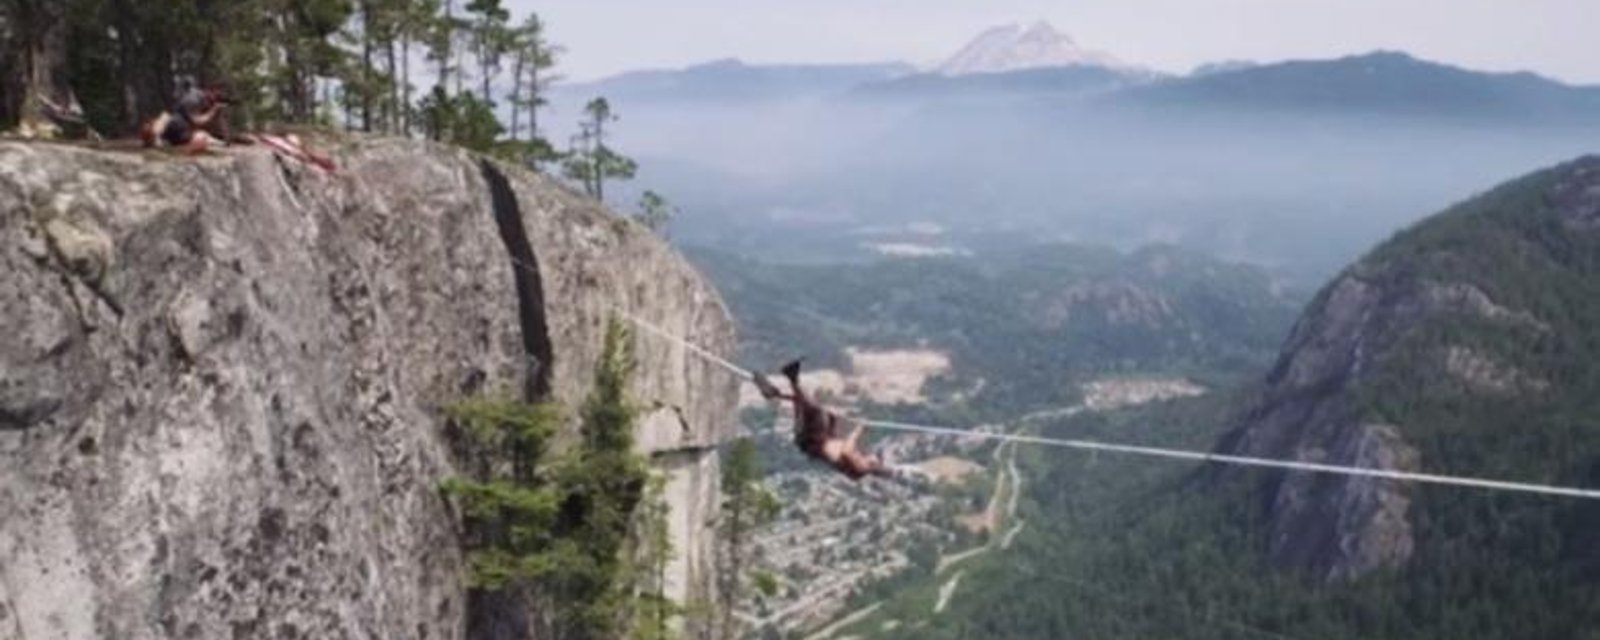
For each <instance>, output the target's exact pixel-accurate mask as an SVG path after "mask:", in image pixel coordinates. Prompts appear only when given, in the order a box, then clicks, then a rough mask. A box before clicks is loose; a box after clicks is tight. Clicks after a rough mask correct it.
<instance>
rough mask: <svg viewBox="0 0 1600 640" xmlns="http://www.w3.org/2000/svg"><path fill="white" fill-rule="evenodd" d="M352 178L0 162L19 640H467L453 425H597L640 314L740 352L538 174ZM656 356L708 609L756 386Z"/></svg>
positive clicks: (459, 157) (653, 433)
mask: <svg viewBox="0 0 1600 640" xmlns="http://www.w3.org/2000/svg"><path fill="white" fill-rule="evenodd" d="M335 155H336V158H337V160H338V161H339V162H340V164H341V167H342V168H343V169H344V170H343V171H342V172H341V173H339V174H337V175H327V174H323V173H320V172H318V171H316V170H314V169H308V168H307V167H304V166H301V165H298V164H296V163H293V162H284V161H280V160H279V159H277V158H276V157H274V156H272V155H271V154H269V153H267V152H266V151H264V150H259V149H241V150H232V151H229V152H227V153H225V154H222V155H220V156H214V157H204V158H178V157H174V156H165V155H159V156H156V155H144V154H126V153H107V152H96V151H90V150H84V149H76V148H70V147H62V146H46V145H21V144H0V274H3V277H0V326H3V327H4V330H5V334H6V338H5V340H4V341H0V516H3V517H0V637H5V638H18V639H27V640H38V639H41V638H166V637H190V638H255V637H262V638H265V637H272V638H369V637H378V638H459V637H463V635H464V633H465V622H464V609H465V598H464V585H463V580H462V578H463V567H462V557H461V554H460V552H459V551H458V548H459V546H458V539H457V537H458V535H459V531H457V529H456V526H455V518H454V515H453V514H452V513H451V511H450V509H449V508H448V505H446V504H445V502H444V501H443V500H442V499H441V498H440V497H439V495H438V493H437V491H436V486H437V483H438V481H439V480H441V479H442V478H444V477H446V476H448V475H449V474H450V473H452V461H451V459H450V457H449V453H448V452H449V447H448V443H447V442H446V439H445V434H444V431H443V425H444V420H443V419H442V416H441V407H442V406H444V405H446V404H448V403H450V402H453V401H455V400H458V399H460V398H462V397H464V396H465V395H467V394H471V393H475V392H479V391H489V390H496V389H504V390H509V391H513V392H515V391H518V390H525V391H526V390H531V391H541V390H548V391H549V392H550V393H551V394H552V395H553V396H554V397H555V398H556V399H558V400H561V401H563V402H565V403H567V404H568V405H569V406H576V405H577V404H578V403H579V402H580V401H581V400H582V397H583V396H584V394H586V393H587V390H588V383H589V380H590V374H591V372H592V367H593V364H594V362H595V359H596V357H597V354H598V351H599V349H600V345H601V337H602V335H603V331H604V329H605V324H606V321H607V318H608V317H611V316H612V315H613V314H616V313H619V312H620V313H625V314H631V315H633V316H637V317H639V318H642V319H645V320H648V321H650V322H652V323H654V324H656V325H659V326H662V327H663V328H665V329H667V330H668V331H670V332H672V333H675V334H678V335H683V336H687V337H688V338H689V339H691V340H693V341H695V342H697V343H699V344H702V345H706V346H708V347H710V348H712V349H717V350H727V349H729V348H731V346H732V344H733V335H732V329H731V323H730V321H729V319H728V316H727V313H726V311H725V309H724V307H723V305H722V303H721V300H720V299H719V297H718V296H717V294H716V293H715V292H714V291H713V290H712V289H710V288H709V287H708V286H707V285H706V284H705V283H704V282H703V281H702V280H701V279H700V278H699V276H698V275H697V274H696V273H695V272H694V271H693V270H692V269H690V268H689V267H688V266H687V264H686V263H684V262H683V261H681V260H680V259H679V258H678V257H677V255H676V254H675V253H673V252H672V251H671V250H670V249H668V248H666V247H665V246H664V245H663V244H662V243H660V242H658V241H657V240H655V239H654V238H653V237H652V236H651V235H650V234H649V233H648V232H646V231H644V230H643V229H641V228H639V227H637V226H636V225H634V224H632V223H631V222H627V221H625V220H622V219H619V218H617V217H615V216H614V215H611V214H608V213H606V212H605V211H603V210H602V209H600V208H599V207H598V206H597V205H595V204H593V203H591V202H588V201H586V200H584V199H582V198H579V197H577V196H575V195H574V194H571V193H569V192H568V191H567V190H565V189H563V188H561V187H559V186H557V185H554V184H552V183H551V182H549V181H548V180H546V179H544V178H542V177H540V176H537V175H533V174H530V173H526V172H521V171H502V170H500V169H499V168H498V167H496V166H495V165H493V164H485V163H481V162H480V161H479V160H477V159H475V158H473V157H472V156H469V155H468V154H465V153H463V152H459V151H456V150H452V149H447V148H443V147H438V146H432V145H424V144H420V143H412V142H403V141H362V142H354V143H348V144H346V145H345V146H343V147H341V148H338V149H336V151H335ZM636 343H637V350H638V355H639V361H640V366H639V367H638V373H637V378H636V380H634V381H633V382H634V384H633V390H634V394H635V398H636V399H637V400H638V401H639V402H641V403H643V404H644V405H645V406H647V407H651V408H653V409H652V411H651V412H649V413H648V414H647V415H646V416H645V419H644V420H643V422H642V423H641V426H640V434H639V436H640V441H641V443H642V445H643V446H645V447H646V448H647V450H648V451H650V452H651V453H652V454H654V455H655V456H656V458H657V459H658V460H659V461H660V466H661V467H662V468H664V469H667V470H668V471H669V472H670V473H671V474H672V475H671V480H670V486H669V491H668V494H669V496H668V497H669V501H670V503H671V507H672V527H671V528H672V532H673V533H674V535H675V537H676V539H675V541H674V546H675V547H676V548H677V549H678V550H679V552H680V557H679V558H678V560H677V561H676V562H675V563H674V565H673V566H672V567H671V569H670V573H671V579H672V584H673V589H674V591H675V593H674V594H673V595H675V596H676V597H678V598H680V599H690V598H695V597H703V596H704V595H705V594H706V593H707V589H708V588H709V585H710V583H711V580H712V579H713V576H712V575H711V571H712V567H711V564H710V555H711V554H710V547H709V545H710V543H711V539H710V535H709V530H708V527H709V522H710V520H711V517H712V515H713V514H714V513H715V508H716V458H715V451H714V449H712V448H711V447H712V445H714V444H715V443H716V442H718V441H719V440H721V439H722V438H724V437H725V436H727V435H729V434H730V433H731V430H732V428H733V424H732V420H733V415H734V413H733V412H734V406H735V402H736V390H735V384H736V383H735V382H734V381H733V380H732V379H731V378H730V377H729V376H727V375H725V374H722V373H721V372H719V371H717V370H715V369H712V368H711V367H710V366H708V365H705V364H703V363H702V362H701V361H699V360H696V359H693V358H691V357H690V355H689V354H687V353H686V352H685V350H684V349H683V348H681V347H679V346H678V345H675V344H668V343H665V342H663V341H661V340H657V339H654V338H651V337H649V336H646V335H640V336H638V337H637V339H636Z"/></svg>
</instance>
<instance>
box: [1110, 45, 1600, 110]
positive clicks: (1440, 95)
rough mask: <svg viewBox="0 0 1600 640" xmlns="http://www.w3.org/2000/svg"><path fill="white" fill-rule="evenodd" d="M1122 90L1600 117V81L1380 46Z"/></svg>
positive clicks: (1143, 99)
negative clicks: (1453, 61) (1440, 59)
mask: <svg viewBox="0 0 1600 640" xmlns="http://www.w3.org/2000/svg"><path fill="white" fill-rule="evenodd" d="M1209 71H1211V72H1205V73H1200V72H1197V73H1196V74H1194V75H1192V76H1189V77H1186V78H1181V79H1174V80H1170V81H1167V82H1162V83H1157V84H1153V85H1150V86H1145V87H1139V88H1135V89H1130V90H1129V91H1126V92H1123V93H1122V94H1120V95H1118V96H1116V98H1115V102H1116V103H1117V104H1119V105H1139V106H1148V107H1157V108H1164V109H1200V108H1209V109H1223V110H1235V111H1240V112H1249V111H1251V110H1260V109H1270V110H1294V111H1304V112H1320V113H1331V114H1351V115H1362V114H1388V115H1413V116H1427V117H1440V116H1445V117H1448V116H1457V117H1499V118H1505V117H1513V118H1523V119H1528V120H1538V119H1561V120H1572V119H1591V120H1600V87H1578V86H1570V85H1566V84H1562V83H1560V82H1557V81H1555V80H1551V79H1548V78H1545V77H1542V76H1539V75H1535V74H1533V73H1528V72H1520V73H1486V72H1480V71H1471V70H1467V69H1461V68H1458V67H1452V66H1449V65H1444V64H1439V63H1435V62H1429V61H1426V60H1419V59H1417V58H1413V57H1411V56H1409V55H1407V54H1404V53H1397V52H1376V53H1369V54H1366V55H1359V56H1350V57H1345V58H1338V59H1335V60H1311V61H1293V62H1282V63H1276V64H1265V65H1258V66H1251V67H1246V68H1242V69H1234V70H1209Z"/></svg>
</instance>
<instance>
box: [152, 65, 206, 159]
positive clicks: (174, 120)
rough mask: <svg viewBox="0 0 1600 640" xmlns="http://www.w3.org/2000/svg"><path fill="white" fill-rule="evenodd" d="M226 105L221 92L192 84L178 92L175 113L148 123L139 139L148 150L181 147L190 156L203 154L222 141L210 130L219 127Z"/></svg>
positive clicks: (164, 113)
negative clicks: (161, 147)
mask: <svg viewBox="0 0 1600 640" xmlns="http://www.w3.org/2000/svg"><path fill="white" fill-rule="evenodd" d="M227 104H228V100H227V99H226V98H225V97H224V96H223V95H222V94H221V92H218V91H215V90H206V89H201V88H199V87H198V86H196V85H194V84H193V81H190V82H189V83H188V84H187V86H186V87H185V88H184V89H183V90H182V91H181V92H179V94H178V100H177V105H176V106H175V107H174V108H173V110H172V111H167V112H163V113H162V114H161V115H159V116H156V118H155V119H153V120H151V121H149V122H147V123H145V125H144V128H143V130H142V131H140V137H142V138H143V139H144V145H145V146H147V147H153V146H157V145H160V144H166V145H169V146H172V147H181V148H183V149H185V150H187V151H188V152H189V153H202V152H204V151H205V150H206V149H207V148H208V147H210V146H211V145H212V144H213V143H215V142H218V141H220V139H219V138H217V137H216V136H214V135H212V133H211V132H210V130H209V128H210V127H212V126H213V125H216V124H219V122H220V121H218V120H217V116H218V115H220V114H221V112H222V108H223V106H225V105H227Z"/></svg>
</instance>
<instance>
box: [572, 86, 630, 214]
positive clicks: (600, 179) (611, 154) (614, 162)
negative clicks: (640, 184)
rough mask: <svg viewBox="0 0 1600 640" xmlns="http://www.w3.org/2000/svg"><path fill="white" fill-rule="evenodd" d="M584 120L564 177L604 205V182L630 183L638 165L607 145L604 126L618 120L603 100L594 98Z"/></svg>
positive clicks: (586, 107) (586, 109) (609, 105)
mask: <svg viewBox="0 0 1600 640" xmlns="http://www.w3.org/2000/svg"><path fill="white" fill-rule="evenodd" d="M583 111H584V114H585V115H586V116H587V118H586V119H585V120H584V121H583V122H582V123H580V128H581V132H580V133H579V134H578V136H577V138H576V139H575V141H574V144H573V148H572V151H571V152H570V153H569V154H568V157H567V162H566V164H565V171H566V176H567V177H568V178H569V179H572V180H576V181H577V182H578V183H579V184H580V185H582V186H583V190H584V193H587V194H589V196H590V197H593V198H594V199H596V200H599V201H601V202H605V199H606V190H605V184H606V180H630V179H632V178H633V176H634V174H635V173H636V172H637V171H638V169H639V165H638V163H636V162H634V161H633V159H631V158H628V157H627V156H623V155H621V154H619V153H617V152H616V151H613V150H612V149H611V147H609V146H607V145H606V125H608V124H610V123H612V122H615V121H616V120H617V116H616V114H614V113H612V112H611V104H610V103H609V102H606V99H605V98H595V99H593V100H590V101H589V104H588V105H585V106H584V109H583Z"/></svg>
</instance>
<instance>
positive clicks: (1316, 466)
mask: <svg viewBox="0 0 1600 640" xmlns="http://www.w3.org/2000/svg"><path fill="white" fill-rule="evenodd" d="M618 313H620V314H622V316H623V317H625V318H627V319H628V320H629V321H631V322H633V323H634V324H636V325H638V326H639V327H640V328H643V329H645V330H646V331H649V332H650V333H653V334H655V335H656V336H658V337H660V338H663V339H665V340H669V341H672V342H675V343H677V344H680V345H683V346H684V348H686V349H688V350H689V351H691V352H693V353H694V354H696V355H699V356H700V357H702V358H704V359H705V360H706V361H707V362H710V363H712V364H715V365H718V366H720V367H722V368H723V369H726V370H728V371H729V372H730V373H733V374H734V375H737V376H739V377H741V378H746V379H749V378H753V376H754V375H755V374H754V373H752V372H751V371H750V370H748V369H745V368H744V367H741V366H739V365H737V364H734V363H732V362H729V361H728V360H726V359H724V358H723V357H721V356H719V355H717V354H715V353H712V352H710V351H707V350H706V349H704V348H702V347H700V346H698V345H695V344H693V343H690V342H689V341H688V340H684V339H683V338H680V337H678V336H675V335H673V334H671V333H668V332H667V331H666V330H665V329H662V328H660V327H657V326H655V325H653V324H650V323H649V322H645V321H644V320H641V319H639V318H637V317H634V316H632V315H630V314H628V313H626V312H623V311H621V310H618ZM861 423H862V424H865V425H866V426H869V427H876V428H879V429H891V430H897V431H914V432H921V433H927V434H933V435H949V436H958V437H962V438H984V439H988V440H1002V441H1009V442H1020V443H1024V444H1037V445H1044V446H1052V447H1067V448H1070V449H1081V450H1085V451H1108V452H1112V453H1126V454H1132V455H1140V456H1150V457H1157V458H1173V459H1178V460H1195V461H1199V462H1216V463H1220V464H1231V465H1238V466H1246V467H1266V468H1271V469H1286V470H1290V471H1309V472H1313V473H1330V474H1337V475H1345V476H1354V477H1366V478H1379V479H1383V480H1396V481H1400V482H1418V483H1427V484H1439V485H1451V486H1457V487H1473V488H1477V489H1489V490H1494V491H1515V492H1522V493H1536V494H1543V495H1552V496H1563V497H1569V498H1589V499H1600V489H1584V488H1579V487H1562V486H1554V485H1546V484H1535V483H1530V482H1508V481H1504V480H1486V479H1482V478H1470V477H1462V476H1448V475H1439V474H1432V473H1414V472H1410V471H1396V470H1392V469H1373V468H1368V467H1351V466H1344V465H1335V464H1323V463H1320V462H1301V461H1298V460H1276V459H1272V458H1257V457H1252V456H1236V455H1228V454H1223V453H1211V452H1206V451H1188V450H1184V449H1168V448H1164V447H1146V446H1139V445H1129V444H1115V443H1110V442H1097V441H1094V440H1074V439H1061V438H1045V437H1041V436H1029V435H1022V434H1010V433H983V432H978V431H968V430H965V429H951V428H949V427H935V426H929V425H921V424H910V423H905V422H890V421H885V420H862V421H861Z"/></svg>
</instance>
